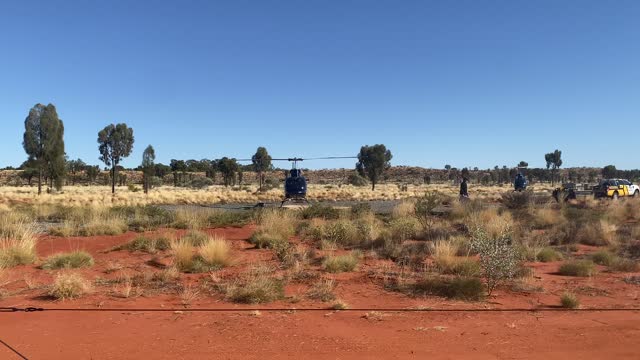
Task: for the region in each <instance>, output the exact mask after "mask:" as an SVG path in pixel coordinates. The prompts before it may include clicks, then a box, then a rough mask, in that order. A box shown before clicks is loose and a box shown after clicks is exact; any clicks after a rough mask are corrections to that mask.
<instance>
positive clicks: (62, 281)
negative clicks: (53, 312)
mask: <svg viewBox="0 0 640 360" xmlns="http://www.w3.org/2000/svg"><path fill="white" fill-rule="evenodd" d="M89 291H91V284H90V283H89V282H88V281H87V280H85V279H84V278H83V277H82V276H81V275H80V274H77V273H70V272H69V273H67V272H65V273H60V274H58V275H56V277H55V279H54V280H53V284H52V285H51V288H50V290H49V295H51V296H52V297H53V298H55V299H58V300H66V299H76V298H79V297H81V296H82V295H84V294H86V293H88V292H89Z"/></svg>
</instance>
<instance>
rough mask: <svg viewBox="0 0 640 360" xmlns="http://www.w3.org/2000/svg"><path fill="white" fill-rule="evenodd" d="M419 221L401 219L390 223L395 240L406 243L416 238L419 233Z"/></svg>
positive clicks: (408, 218) (409, 218)
mask: <svg viewBox="0 0 640 360" xmlns="http://www.w3.org/2000/svg"><path fill="white" fill-rule="evenodd" d="M418 225H419V223H418V220H417V219H416V218H414V217H401V218H397V219H393V220H392V221H391V222H390V223H389V227H390V230H391V236H392V238H393V239H396V240H399V241H405V240H408V239H411V238H414V237H415V236H416V234H417V233H418Z"/></svg>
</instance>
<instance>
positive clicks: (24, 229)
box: [0, 212, 37, 269]
mask: <svg viewBox="0 0 640 360" xmlns="http://www.w3.org/2000/svg"><path fill="white" fill-rule="evenodd" d="M36 257H37V256H36V233H35V229H34V227H33V225H32V224H31V223H29V222H28V220H27V219H26V218H25V217H23V216H20V215H17V214H15V213H12V212H0V269H1V268H9V267H13V266H18V265H27V264H31V263H33V262H34V261H35V260H36Z"/></svg>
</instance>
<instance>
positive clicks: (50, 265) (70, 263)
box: [42, 251, 94, 270]
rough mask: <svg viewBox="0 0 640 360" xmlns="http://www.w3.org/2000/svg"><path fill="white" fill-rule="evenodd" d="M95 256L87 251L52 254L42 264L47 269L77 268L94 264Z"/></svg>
mask: <svg viewBox="0 0 640 360" xmlns="http://www.w3.org/2000/svg"><path fill="white" fill-rule="evenodd" d="M93 263H94V262H93V257H91V255H90V254H89V253H87V252H85V251H74V252H70V253H66V254H56V255H52V256H50V257H49V258H47V260H46V261H45V262H44V264H42V268H43V269H45V270H55V269H77V268H83V267H90V266H93Z"/></svg>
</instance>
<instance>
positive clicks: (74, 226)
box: [40, 205, 129, 237]
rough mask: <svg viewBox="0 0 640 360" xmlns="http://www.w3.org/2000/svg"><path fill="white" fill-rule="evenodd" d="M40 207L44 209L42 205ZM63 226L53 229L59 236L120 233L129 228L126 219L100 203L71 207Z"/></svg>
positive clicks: (54, 233) (52, 231) (53, 232)
mask: <svg viewBox="0 0 640 360" xmlns="http://www.w3.org/2000/svg"><path fill="white" fill-rule="evenodd" d="M40 209H41V210H42V209H44V208H43V207H42V206H41V207H40ZM69 209H70V210H69V211H70V213H69V214H68V216H67V219H65V221H64V222H63V224H62V226H59V227H55V228H52V229H51V233H52V234H53V235H58V236H65V237H68V236H96V235H119V234H122V233H125V232H126V231H127V230H128V229H129V225H128V224H127V221H126V219H125V218H124V217H123V216H121V215H118V214H115V213H113V212H111V211H109V209H108V208H107V207H104V206H100V205H92V206H79V207H72V208H69Z"/></svg>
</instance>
